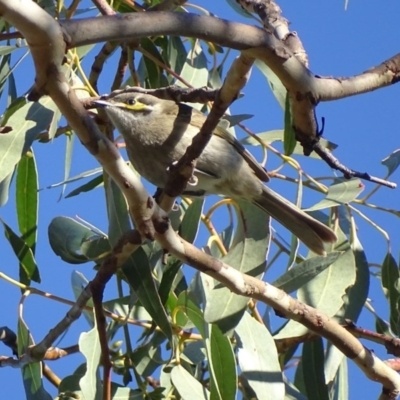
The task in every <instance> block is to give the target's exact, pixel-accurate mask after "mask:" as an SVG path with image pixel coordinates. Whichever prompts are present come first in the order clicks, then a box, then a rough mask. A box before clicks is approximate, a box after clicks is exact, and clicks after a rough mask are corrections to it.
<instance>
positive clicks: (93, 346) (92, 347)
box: [78, 324, 103, 400]
mask: <svg viewBox="0 0 400 400" xmlns="http://www.w3.org/2000/svg"><path fill="white" fill-rule="evenodd" d="M78 344H79V351H80V352H81V353H82V354H83V355H84V356H85V358H86V372H85V375H84V376H83V377H82V378H81V379H80V381H79V385H80V387H81V390H82V395H83V398H85V399H93V400H101V399H102V391H103V390H102V383H101V379H100V375H99V371H98V369H99V365H100V357H101V347H100V340H99V335H98V332H97V326H96V324H95V326H94V327H93V329H91V330H90V331H89V332H83V333H81V335H80V336H79V342H78Z"/></svg>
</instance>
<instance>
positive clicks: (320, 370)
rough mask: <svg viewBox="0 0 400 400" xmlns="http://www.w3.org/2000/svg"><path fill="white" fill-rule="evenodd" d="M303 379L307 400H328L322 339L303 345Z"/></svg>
mask: <svg viewBox="0 0 400 400" xmlns="http://www.w3.org/2000/svg"><path fill="white" fill-rule="evenodd" d="M301 361H302V363H303V379H304V384H305V388H306V392H307V396H308V400H330V397H329V393H328V387H327V385H326V383H325V374H324V347H323V342H322V338H320V337H318V338H317V339H314V340H311V341H306V342H305V343H304V344H303V354H302V357H301Z"/></svg>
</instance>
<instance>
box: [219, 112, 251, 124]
mask: <svg viewBox="0 0 400 400" xmlns="http://www.w3.org/2000/svg"><path fill="white" fill-rule="evenodd" d="M253 117H254V115H252V114H237V115H224V118H223V120H226V121H228V122H229V126H235V125H237V124H239V123H240V122H242V121H246V120H247V119H250V118H253ZM223 120H222V121H223Z"/></svg>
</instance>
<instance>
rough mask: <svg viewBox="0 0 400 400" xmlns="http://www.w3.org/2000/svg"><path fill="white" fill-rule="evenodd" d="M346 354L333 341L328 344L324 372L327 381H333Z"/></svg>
mask: <svg viewBox="0 0 400 400" xmlns="http://www.w3.org/2000/svg"><path fill="white" fill-rule="evenodd" d="M344 358H346V356H345V355H344V354H343V353H342V352H341V351H340V350H339V349H338V348H337V347H336V346H334V345H333V344H332V343H331V342H329V341H328V342H327V344H326V352H325V366H324V374H325V381H326V382H327V383H330V382H333V381H334V380H335V378H336V375H337V373H338V370H339V368H340V366H341V364H342V362H343V359H344Z"/></svg>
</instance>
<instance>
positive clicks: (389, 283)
mask: <svg viewBox="0 0 400 400" xmlns="http://www.w3.org/2000/svg"><path fill="white" fill-rule="evenodd" d="M381 283H382V288H383V292H384V293H385V296H386V298H387V299H388V300H389V307H390V328H391V329H392V331H393V332H394V334H395V335H396V336H399V332H400V329H399V302H400V293H399V290H398V284H399V266H398V265H397V263H396V260H395V259H394V257H393V256H392V254H391V253H387V254H386V256H385V259H384V260H383V263H382V277H381Z"/></svg>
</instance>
